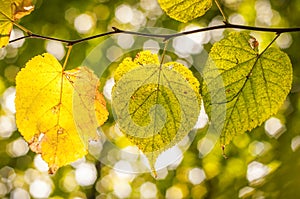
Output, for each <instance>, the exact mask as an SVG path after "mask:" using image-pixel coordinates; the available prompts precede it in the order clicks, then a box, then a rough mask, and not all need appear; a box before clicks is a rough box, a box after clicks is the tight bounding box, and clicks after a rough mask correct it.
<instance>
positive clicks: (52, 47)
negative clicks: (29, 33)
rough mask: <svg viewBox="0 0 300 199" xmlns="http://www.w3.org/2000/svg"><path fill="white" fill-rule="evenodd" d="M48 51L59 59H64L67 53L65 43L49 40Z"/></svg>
mask: <svg viewBox="0 0 300 199" xmlns="http://www.w3.org/2000/svg"><path fill="white" fill-rule="evenodd" d="M46 51H47V52H48V53H50V54H52V55H53V56H54V57H56V59H58V60H62V59H63V58H64V56H65V54H66V51H65V48H64V46H63V44H62V43H61V42H58V41H47V43H46Z"/></svg>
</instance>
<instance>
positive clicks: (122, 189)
mask: <svg viewBox="0 0 300 199" xmlns="http://www.w3.org/2000/svg"><path fill="white" fill-rule="evenodd" d="M113 190H114V194H115V195H116V196H117V197H119V198H129V196H130V194H131V191H132V189H131V186H130V184H128V183H127V182H126V181H123V180H120V181H115V183H114V186H113Z"/></svg>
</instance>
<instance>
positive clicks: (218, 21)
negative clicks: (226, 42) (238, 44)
mask: <svg viewBox="0 0 300 199" xmlns="http://www.w3.org/2000/svg"><path fill="white" fill-rule="evenodd" d="M223 24H224V23H223V18H222V17H221V16H216V17H214V18H213V19H212V20H211V22H210V23H209V24H208V26H217V25H223ZM223 32H224V30H223V29H219V30H213V31H210V32H209V33H210V36H211V41H210V42H211V43H215V42H217V41H220V40H221V39H222V38H223Z"/></svg>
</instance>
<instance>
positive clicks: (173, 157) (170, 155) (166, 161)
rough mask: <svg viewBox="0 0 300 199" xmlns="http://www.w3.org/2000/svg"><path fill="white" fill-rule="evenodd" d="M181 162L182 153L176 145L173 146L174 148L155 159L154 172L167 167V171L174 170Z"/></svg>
mask: <svg viewBox="0 0 300 199" xmlns="http://www.w3.org/2000/svg"><path fill="white" fill-rule="evenodd" d="M181 161H182V151H181V150H180V148H179V147H178V146H177V145H175V146H174V147H172V148H170V149H167V150H166V151H163V152H162V153H161V154H160V155H159V156H158V157H157V160H156V162H155V168H156V170H160V169H162V168H164V167H167V166H168V168H169V169H175V168H176V167H177V166H178V165H179V164H180V162H181Z"/></svg>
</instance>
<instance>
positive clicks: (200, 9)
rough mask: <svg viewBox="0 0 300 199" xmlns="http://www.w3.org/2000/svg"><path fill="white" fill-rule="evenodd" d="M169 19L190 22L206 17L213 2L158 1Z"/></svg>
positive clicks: (193, 0)
mask: <svg viewBox="0 0 300 199" xmlns="http://www.w3.org/2000/svg"><path fill="white" fill-rule="evenodd" d="M158 3H159V5H160V7H161V8H162V9H163V10H164V11H165V12H166V13H167V15H169V17H171V18H173V19H175V20H177V21H181V22H184V23H186V22H188V21H191V20H193V19H195V18H197V17H201V16H202V15H204V14H205V13H206V12H207V11H208V10H209V9H210V8H211V6H212V0H175V1H174V0H158Z"/></svg>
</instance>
